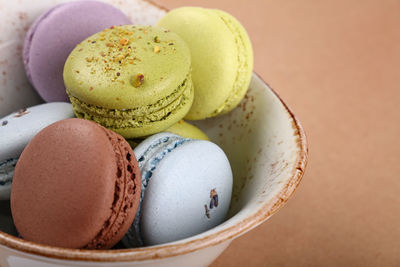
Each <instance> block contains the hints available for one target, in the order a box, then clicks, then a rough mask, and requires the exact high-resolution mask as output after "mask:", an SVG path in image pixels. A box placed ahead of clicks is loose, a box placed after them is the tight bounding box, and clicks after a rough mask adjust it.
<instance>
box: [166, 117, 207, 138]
mask: <svg viewBox="0 0 400 267" xmlns="http://www.w3.org/2000/svg"><path fill="white" fill-rule="evenodd" d="M164 131H165V132H169V133H173V134H177V135H180V136H182V137H184V138H190V139H199V140H206V141H210V138H208V136H207V135H206V134H205V133H204V132H203V131H202V130H200V129H199V128H198V127H196V126H194V125H192V124H190V123H188V122H186V121H184V120H180V121H178V122H177V123H175V124H174V125H172V126H171V127H169V128H167V129H165V130H164Z"/></svg>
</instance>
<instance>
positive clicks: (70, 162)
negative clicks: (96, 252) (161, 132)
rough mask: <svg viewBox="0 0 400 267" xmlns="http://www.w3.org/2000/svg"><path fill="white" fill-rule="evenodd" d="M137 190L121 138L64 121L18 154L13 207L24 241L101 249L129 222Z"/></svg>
mask: <svg viewBox="0 0 400 267" xmlns="http://www.w3.org/2000/svg"><path fill="white" fill-rule="evenodd" d="M140 191H141V186H140V173H139V168H138V165H137V161H136V158H135V155H134V154H133V152H132V149H131V148H130V146H129V144H128V143H127V142H126V141H125V140H124V139H123V138H122V137H121V136H120V135H118V134H116V133H114V132H112V131H110V130H107V129H106V128H104V127H102V126H100V125H98V124H96V123H94V122H90V121H87V120H83V119H67V120H63V121H59V122H56V123H54V124H52V125H50V126H48V127H46V128H44V129H43V130H42V131H40V132H39V133H38V134H37V135H36V136H35V137H34V138H33V139H32V141H31V142H30V143H29V144H28V145H27V147H26V148H25V149H24V151H23V152H22V154H21V157H20V159H19V161H18V163H17V166H16V168H15V174H14V180H13V186H12V189H11V211H12V216H13V219H14V223H15V226H16V228H17V230H18V232H19V233H20V235H21V236H22V237H23V238H24V239H26V240H30V241H34V242H38V243H42V244H47V245H52V246H58V247H65V248H86V249H106V248H111V247H112V246H114V245H115V244H116V243H117V242H118V241H119V240H120V239H121V238H122V237H123V236H124V234H125V232H126V231H127V230H128V228H129V226H130V225H131V224H132V221H133V219H134V217H135V214H136V211H137V208H138V204H139V198H140Z"/></svg>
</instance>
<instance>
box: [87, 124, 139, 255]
mask: <svg viewBox="0 0 400 267" xmlns="http://www.w3.org/2000/svg"><path fill="white" fill-rule="evenodd" d="M102 129H103V130H104V132H105V133H106V135H107V137H108V139H109V140H110V142H111V144H112V146H113V148H114V151H115V156H116V162H117V179H116V181H115V193H114V200H113V203H112V208H111V209H110V212H111V214H110V217H109V219H108V220H107V221H106V222H105V223H104V225H103V228H102V229H101V230H100V232H99V233H98V234H97V235H96V237H95V238H94V239H93V240H92V241H91V242H90V243H89V244H87V245H86V246H85V247H84V248H85V249H99V248H107V247H106V244H107V243H116V242H118V241H119V239H120V238H121V236H117V234H120V233H121V231H120V229H121V228H122V227H123V226H124V225H125V221H126V220H127V217H128V216H129V213H128V212H127V210H128V209H131V208H132V207H133V205H134V200H135V194H136V193H137V192H136V191H137V187H136V182H135V173H134V171H133V168H135V167H134V165H133V164H132V163H131V162H130V161H131V158H132V157H133V155H131V153H130V151H129V148H128V145H127V144H126V143H125V142H124V141H123V139H122V138H121V137H119V136H118V135H117V134H116V133H114V132H112V131H109V130H106V129H104V128H102ZM113 239H114V240H116V241H114V242H113V241H111V242H110V240H113Z"/></svg>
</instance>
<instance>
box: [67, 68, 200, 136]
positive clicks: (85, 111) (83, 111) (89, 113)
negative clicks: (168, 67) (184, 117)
mask: <svg viewBox="0 0 400 267" xmlns="http://www.w3.org/2000/svg"><path fill="white" fill-rule="evenodd" d="M67 93H68V95H69V97H70V100H71V103H72V105H73V107H74V111H75V114H76V116H77V117H78V118H85V119H90V120H93V121H96V122H97V123H99V124H101V125H103V126H105V127H107V128H111V129H124V128H140V127H144V126H146V125H148V124H150V123H153V122H157V121H162V120H165V119H167V118H168V117H169V116H170V115H171V114H173V113H174V111H175V110H179V109H180V108H182V107H184V106H185V105H187V104H188V102H190V101H192V100H193V99H192V95H193V85H192V80H191V78H190V74H189V75H188V76H187V77H186V79H185V80H184V81H183V82H182V83H181V85H179V86H178V88H177V89H176V90H175V91H174V92H173V93H172V94H170V95H168V96H167V97H165V98H163V99H160V100H158V101H157V102H155V103H152V104H150V105H147V106H140V107H135V108H126V109H109V108H105V107H99V106H95V105H92V104H88V103H85V102H83V101H81V100H79V99H78V98H76V97H74V96H73V95H72V94H71V92H69V91H68V90H67Z"/></svg>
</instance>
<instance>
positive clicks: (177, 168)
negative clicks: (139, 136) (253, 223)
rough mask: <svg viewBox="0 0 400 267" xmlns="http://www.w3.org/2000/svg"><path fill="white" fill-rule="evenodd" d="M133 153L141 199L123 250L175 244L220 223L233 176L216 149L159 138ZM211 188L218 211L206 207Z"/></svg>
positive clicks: (199, 142)
mask: <svg viewBox="0 0 400 267" xmlns="http://www.w3.org/2000/svg"><path fill="white" fill-rule="evenodd" d="M134 153H135V155H136V157H137V159H138V162H139V167H140V170H141V174H142V196H141V205H140V206H141V207H140V209H139V211H138V213H137V216H136V218H135V220H134V223H133V224H132V227H131V228H130V229H129V231H128V233H127V235H126V236H125V237H124V239H123V242H124V244H125V245H126V246H128V247H138V246H142V245H156V244H161V243H166V242H171V241H175V240H178V239H182V238H185V237H189V236H192V235H195V234H199V233H201V232H203V231H206V230H208V229H210V228H212V227H214V226H216V225H218V224H220V223H222V222H223V221H224V219H225V217H226V215H227V212H228V209H229V204H230V199H231V194H232V171H231V167H230V165H229V161H228V159H227V157H226V155H225V154H224V152H223V151H222V150H221V149H220V148H219V147H218V146H217V145H215V144H213V143H211V142H209V141H202V140H193V139H187V138H182V137H180V136H178V135H174V134H170V133H160V134H157V135H154V136H152V137H150V138H148V139H146V140H145V141H143V142H142V143H141V144H140V145H139V146H138V147H137V148H136V149H135V150H134ZM213 189H215V190H216V192H217V193H218V199H219V201H218V207H215V206H214V207H213V208H210V201H211V198H210V191H211V190H213ZM205 206H207V209H206V208H205ZM206 210H207V211H206Z"/></svg>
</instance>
